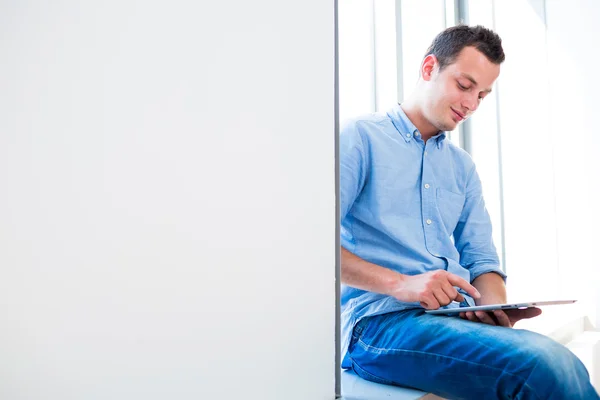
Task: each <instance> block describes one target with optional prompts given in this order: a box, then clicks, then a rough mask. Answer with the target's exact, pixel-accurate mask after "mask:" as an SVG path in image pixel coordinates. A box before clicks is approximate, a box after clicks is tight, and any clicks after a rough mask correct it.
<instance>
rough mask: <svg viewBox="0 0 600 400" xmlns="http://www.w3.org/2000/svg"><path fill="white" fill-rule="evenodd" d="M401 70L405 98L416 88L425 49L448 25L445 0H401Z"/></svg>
mask: <svg viewBox="0 0 600 400" xmlns="http://www.w3.org/2000/svg"><path fill="white" fill-rule="evenodd" d="M401 14H402V23H401V26H402V61H403V65H402V71H403V84H404V98H407V97H408V96H409V95H410V94H411V93H412V92H413V91H414V90H415V85H416V84H417V80H418V78H419V68H420V67H421V62H422V61H423V58H424V57H425V52H426V51H427V48H429V45H430V44H431V42H432V41H433V39H434V38H435V36H436V35H437V34H438V33H440V32H441V31H443V30H444V29H445V28H446V13H445V1H444V0H425V1H424V0H402V8H401Z"/></svg>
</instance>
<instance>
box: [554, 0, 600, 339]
mask: <svg viewBox="0 0 600 400" xmlns="http://www.w3.org/2000/svg"><path fill="white" fill-rule="evenodd" d="M545 4H546V18H547V21H548V49H549V53H548V54H549V62H550V67H551V68H550V72H551V75H550V76H551V82H552V91H551V93H550V94H551V97H550V99H551V115H552V118H551V122H552V132H553V136H554V140H555V142H556V143H557V148H558V149H560V151H558V152H557V153H556V163H557V168H556V171H557V173H556V176H557V186H559V187H560V188H561V190H560V195H559V196H557V205H558V207H562V211H563V217H562V218H561V219H559V220H558V222H559V224H560V225H559V228H561V229H560V230H559V232H560V233H561V235H560V236H559V240H560V242H559V243H560V245H561V247H559V248H560V249H561V253H560V262H561V265H564V268H563V271H561V272H563V273H562V274H561V281H562V282H563V286H564V287H566V288H567V289H566V290H569V292H570V293H569V294H574V293H579V294H580V297H584V298H585V299H591V300H593V298H594V297H595V298H596V310H595V311H596V314H595V318H593V317H592V320H593V321H592V322H594V323H595V326H596V327H597V328H600V284H599V283H598V282H599V281H600V279H599V278H600V259H599V258H598V256H597V247H598V240H599V239H600V234H599V233H598V232H599V231H598V226H600V214H599V212H598V204H600V191H599V189H598V185H599V176H600V161H599V159H600V158H599V157H598V149H600V138H599V137H598V108H599V107H600V101H599V98H598V93H600V82H599V81H598V77H597V75H598V72H597V68H594V67H592V66H597V65H598V64H599V62H600V55H599V54H598V51H597V38H598V36H599V35H600V26H599V25H598V19H599V18H600V4H599V3H598V2H597V1H594V0H574V1H568V2H567V1H560V0H546V3H545ZM591 311H593V308H592V307H590V312H591Z"/></svg>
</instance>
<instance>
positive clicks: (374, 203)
mask: <svg viewBox="0 0 600 400" xmlns="http://www.w3.org/2000/svg"><path fill="white" fill-rule="evenodd" d="M340 196H341V200H340V205H341V221H342V226H341V243H342V246H343V247H344V248H345V249H347V250H348V251H350V252H352V253H354V254H356V255H357V256H359V257H361V258H362V259H364V260H367V261H370V262H372V263H374V264H377V265H380V266H382V267H386V268H389V269H392V270H394V271H397V272H400V273H402V274H407V275H415V274H421V273H425V272H429V271H435V270H438V269H444V270H446V271H448V272H451V273H453V274H455V275H458V276H460V277H461V278H463V279H465V280H466V281H468V282H472V281H473V280H474V279H475V278H476V277H477V276H479V275H481V274H484V273H487V272H496V273H498V274H499V275H501V276H502V277H503V278H506V275H504V273H503V272H502V270H501V269H500V267H499V261H498V254H497V252H496V248H495V247H494V244H493V241H492V226H491V221H490V218H489V214H488V213H487V210H486V208H485V204H484V201H483V196H482V188H481V182H480V180H479V176H478V175H477V172H476V170H475V164H474V163H473V160H472V159H471V157H470V156H469V154H468V153H467V152H465V151H464V150H462V149H461V148H459V147H457V146H455V145H454V144H452V142H450V140H448V139H447V137H446V133H444V132H441V133H439V134H438V135H436V136H433V137H432V138H430V139H429V140H428V141H427V143H425V142H424V141H423V140H422V139H421V134H420V133H419V131H418V129H417V128H416V127H415V126H414V124H413V123H412V122H411V121H410V120H409V119H408V117H407V116H406V114H405V113H404V111H403V110H402V108H401V107H400V106H399V105H398V106H396V107H394V108H393V109H391V110H390V111H388V112H387V113H377V114H372V115H369V116H367V117H365V118H360V119H355V120H351V121H348V122H347V123H345V124H344V126H343V127H342V129H341V131H340ZM459 291H460V292H461V293H462V294H463V296H465V299H466V302H467V303H468V304H469V305H474V301H473V299H472V298H471V297H470V296H468V295H467V294H466V293H465V292H464V291H463V290H462V289H460V290H459ZM341 302H342V305H341V307H342V356H345V354H346V351H347V347H348V344H349V341H350V337H351V334H352V329H353V327H354V325H355V324H356V323H357V322H358V321H359V320H360V319H361V318H363V317H366V316H371V315H377V314H383V313H388V312H391V311H397V310H403V309H408V308H416V307H421V306H420V304H419V303H403V302H400V301H399V300H397V299H395V298H393V297H391V296H386V295H382V294H378V293H372V292H367V291H364V290H360V289H356V288H352V287H349V286H346V285H342V292H341ZM458 306H459V305H458V304H456V303H451V304H449V305H448V306H447V307H458Z"/></svg>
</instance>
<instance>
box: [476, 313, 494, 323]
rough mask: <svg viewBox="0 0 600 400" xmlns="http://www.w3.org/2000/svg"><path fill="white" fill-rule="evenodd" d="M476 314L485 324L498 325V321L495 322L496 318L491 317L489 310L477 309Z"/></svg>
mask: <svg viewBox="0 0 600 400" xmlns="http://www.w3.org/2000/svg"><path fill="white" fill-rule="evenodd" d="M475 315H476V316H477V318H479V320H480V321H481V322H483V323H484V324H488V325H492V326H496V322H494V320H493V319H492V317H490V316H489V315H488V313H487V312H485V311H475Z"/></svg>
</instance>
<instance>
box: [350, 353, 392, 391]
mask: <svg viewBox="0 0 600 400" xmlns="http://www.w3.org/2000/svg"><path fill="white" fill-rule="evenodd" d="M350 359H351V361H352V364H353V368H352V369H354V366H357V367H358V369H360V370H361V371H362V373H364V374H366V375H368V376H372V377H373V378H375V379H377V380H379V381H381V382H385V383H382V384H385V385H393V384H394V382H393V381H390V380H389V379H384V378H382V377H380V376H377V375H375V374H372V373H370V372H369V371H367V370H366V369H364V368H363V367H362V366H361V365H360V364H359V363H358V362H356V360H355V359H354V358H350ZM381 382H377V383H381Z"/></svg>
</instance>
